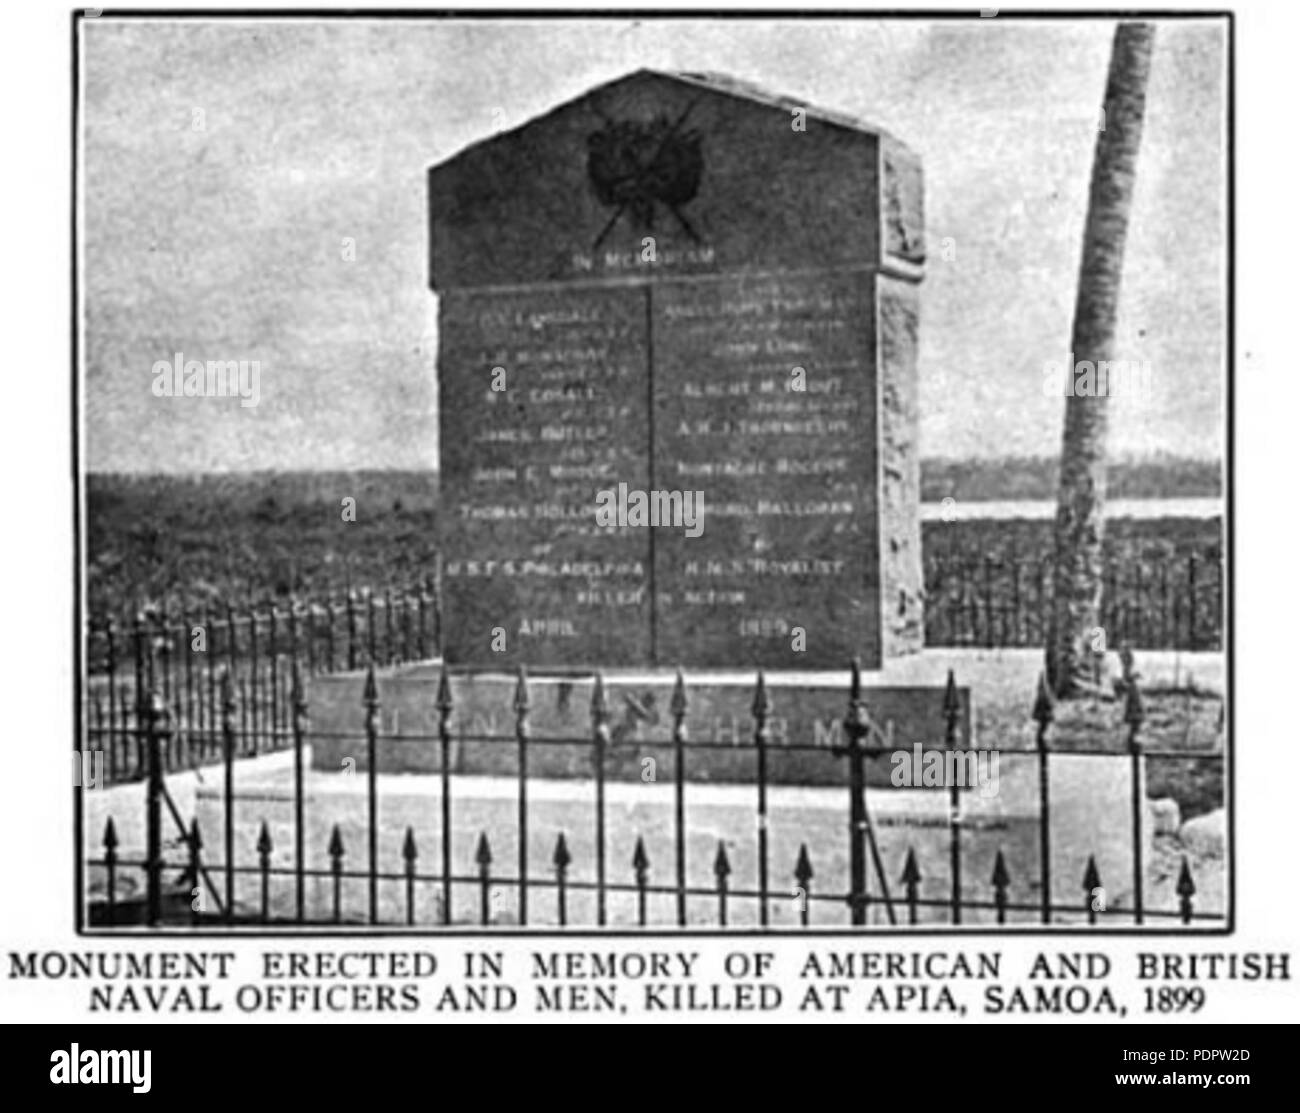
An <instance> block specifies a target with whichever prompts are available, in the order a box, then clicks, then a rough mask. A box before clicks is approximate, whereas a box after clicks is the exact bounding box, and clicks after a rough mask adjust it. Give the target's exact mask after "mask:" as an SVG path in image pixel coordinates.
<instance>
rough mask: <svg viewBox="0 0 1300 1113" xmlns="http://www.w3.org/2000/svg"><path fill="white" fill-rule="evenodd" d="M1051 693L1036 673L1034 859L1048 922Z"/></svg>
mask: <svg viewBox="0 0 1300 1113" xmlns="http://www.w3.org/2000/svg"><path fill="white" fill-rule="evenodd" d="M1053 714H1054V712H1053V710H1052V695H1051V693H1050V692H1049V691H1048V690H1047V676H1046V674H1044V673H1041V672H1040V673H1039V674H1038V696H1037V698H1036V699H1035V700H1034V710H1033V718H1034V721H1035V722H1036V723H1037V724H1038V738H1037V745H1038V859H1039V870H1040V876H1041V878H1042V889H1043V892H1042V906H1043V911H1042V915H1043V923H1045V924H1050V923H1051V922H1052V811H1051V796H1050V788H1049V771H1048V761H1047V753H1048V751H1047V728H1048V727H1049V726H1050V725H1051V722H1052V717H1053Z"/></svg>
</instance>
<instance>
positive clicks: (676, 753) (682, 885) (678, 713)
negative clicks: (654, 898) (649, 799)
mask: <svg viewBox="0 0 1300 1113" xmlns="http://www.w3.org/2000/svg"><path fill="white" fill-rule="evenodd" d="M669 709H670V711H671V712H672V716H673V836H674V843H675V851H676V865H677V926H678V927H685V926H686V709H687V701H686V678H685V677H683V676H682V670H681V669H678V670H677V681H676V683H674V684H673V696H672V701H671V703H670V705H669Z"/></svg>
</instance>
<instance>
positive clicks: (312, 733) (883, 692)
mask: <svg viewBox="0 0 1300 1113" xmlns="http://www.w3.org/2000/svg"><path fill="white" fill-rule="evenodd" d="M440 674H441V667H440V666H439V665H437V664H419V665H410V666H402V667H398V668H393V669H387V670H383V671H382V672H379V673H377V674H376V676H377V680H378V693H379V705H380V718H379V734H380V741H379V744H378V748H377V751H376V758H377V762H376V764H377V768H378V770H379V771H380V772H383V773H401V772H411V773H430V772H437V771H439V770H441V768H442V747H441V746H440V745H439V733H438V732H439V721H440V716H439V711H438V707H437V693H438V679H439V676H440ZM890 675H891V674H890V672H889V670H885V671H884V672H868V673H864V674H863V685H864V690H863V696H864V701H865V703H866V706H867V709H868V713H869V715H870V717H871V722H872V724H873V730H872V733H871V735H870V736H869V737H868V738H867V740H866V744H867V745H868V746H871V747H874V748H875V749H876V750H877V752H876V753H874V754H873V756H871V757H870V758H868V759H867V761H866V777H867V783H868V784H873V785H887V784H889V783H890V771H891V755H892V754H893V753H896V752H900V751H907V752H911V751H912V750H913V748H914V747H915V746H917V745H920V746H921V747H922V748H923V750H932V749H942V748H943V746H944V739H945V737H946V733H945V731H946V721H945V715H944V696H945V687H944V682H945V680H946V677H945V676H944V675H939V676H938V677H936V678H935V683H932V684H918V683H916V682H915V678H913V680H912V682H911V683H907V684H898V683H892V682H891V680H890ZM602 676H603V678H604V682H605V694H606V703H607V706H608V709H609V732H610V743H609V745H608V746H607V747H606V748H605V752H604V775H605V776H606V777H607V778H608V779H610V780H615V781H626V780H636V781H641V782H653V781H657V780H667V779H670V778H672V777H673V776H674V775H675V774H674V767H675V761H676V754H675V749H674V746H673V726H674V718H673V713H672V709H671V702H672V695H673V688H674V685H675V682H676V673H675V672H672V671H669V670H652V671H634V670H617V669H616V670H611V671H608V672H605V673H602ZM764 679H765V684H766V689H767V695H768V697H769V702H770V706H771V712H770V715H769V718H768V720H767V725H768V743H767V781H768V783H769V784H773V785H781V784H789V785H805V786H815V785H838V784H843V783H844V782H845V769H846V766H845V758H844V757H843V756H841V754H840V753H839V751H840V750H841V749H842V747H843V746H844V744H845V741H846V738H845V734H844V728H843V721H844V717H845V714H846V712H847V710H848V693H849V687H848V681H849V675H848V671H847V670H843V671H841V672H824V671H822V672H791V671H769V672H767V673H765V676H764ZM755 682H756V673H755V672H748V673H743V672H721V671H716V670H715V671H701V672H691V673H688V674H686V676H685V683H686V696H687V710H686V717H685V722H686V727H687V737H688V740H689V742H690V746H689V747H688V748H687V749H686V751H685V767H686V772H685V776H686V779H687V780H688V781H692V782H713V783H737V784H745V783H750V782H752V781H754V779H755V777H756V772H757V750H756V747H755V745H754V732H755V722H754V717H753V704H754V694H755ZM450 683H451V702H452V707H453V712H452V716H451V720H450V726H451V733H452V741H451V745H450V747H449V757H450V764H449V767H450V769H451V771H452V772H454V773H461V774H482V775H499V776H510V775H514V774H515V773H516V772H517V769H518V747H517V745H516V743H515V737H516V727H517V724H518V721H519V720H518V712H517V711H516V709H515V699H516V693H517V688H518V677H517V676H516V675H512V674H509V673H505V672H488V671H485V670H477V671H473V672H459V673H452V674H451V675H450ZM594 689H595V675H594V673H592V672H579V671H574V670H570V671H566V672H563V673H555V674H545V673H541V674H530V675H529V678H528V700H529V706H528V715H527V726H528V734H529V746H528V755H527V761H528V773H529V775H530V776H533V777H558V778H586V777H592V776H593V775H594V764H593V759H594V754H595V747H594V745H593V742H592V738H593V732H592V712H591V704H592V696H593V693H594ZM363 690H364V678H363V676H362V675H361V674H357V673H351V674H341V675H339V674H336V675H333V676H327V677H320V678H318V679H316V680H315V681H314V682H313V683H312V686H311V691H310V727H309V737H310V739H311V742H312V744H313V753H314V755H315V768H317V769H321V770H328V771H336V770H338V769H340V768H343V767H344V765H345V763H348V762H351V763H352V764H351V767H352V768H354V769H357V770H360V771H364V770H365V769H366V768H367V764H366V763H367V752H366V750H367V747H366V744H365V718H366V708H365V706H364V704H363V700H362V695H363ZM957 697H958V702H959V717H958V730H957V736H958V738H959V739H960V740H961V744H962V745H968V746H975V745H977V743H976V741H975V740H974V739H973V738H972V730H971V724H972V722H973V715H972V710H971V698H970V691H969V689H967V688H965V687H958V688H957Z"/></svg>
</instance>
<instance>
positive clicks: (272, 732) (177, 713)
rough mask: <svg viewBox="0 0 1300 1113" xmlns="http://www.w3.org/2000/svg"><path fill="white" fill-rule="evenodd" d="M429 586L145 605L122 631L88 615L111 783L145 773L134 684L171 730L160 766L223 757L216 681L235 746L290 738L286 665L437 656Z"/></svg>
mask: <svg viewBox="0 0 1300 1113" xmlns="http://www.w3.org/2000/svg"><path fill="white" fill-rule="evenodd" d="M438 631H439V610H438V603H437V594H436V591H435V590H434V589H433V585H432V584H430V583H428V582H422V583H419V584H415V585H412V586H411V587H409V588H403V589H395V588H388V589H385V590H384V591H382V592H371V591H351V590H349V591H345V592H339V593H334V594H328V595H326V596H324V597H322V598H321V599H317V600H312V601H304V602H297V601H296V602H294V603H292V604H290V605H289V606H288V607H280V606H278V605H276V604H273V603H261V604H257V603H250V604H248V605H247V606H246V607H243V608H236V607H235V606H233V605H229V606H225V607H222V608H220V609H216V608H205V609H202V610H197V611H188V612H182V613H179V614H169V613H168V612H167V611H166V610H161V609H159V610H146V611H142V612H141V613H140V614H139V615H137V617H136V619H135V621H134V622H133V623H132V624H131V625H130V626H128V627H126V628H125V629H124V628H123V627H121V626H119V625H118V623H117V622H115V621H114V620H112V619H105V620H99V621H93V622H91V623H90V625H89V627H88V630H87V635H86V662H87V673H88V676H89V681H88V685H87V707H88V719H89V723H88V726H89V732H90V734H91V735H92V736H93V737H94V738H95V739H96V740H97V748H98V749H101V750H102V751H103V752H104V755H105V759H104V760H105V775H106V777H107V779H108V781H109V782H110V783H118V782H121V781H131V780H143V779H144V778H145V777H146V776H147V775H148V767H147V763H146V760H145V753H144V748H143V746H142V744H141V741H140V740H141V738H142V737H143V728H144V722H143V719H142V718H141V712H140V707H141V703H140V698H139V696H138V693H143V692H150V693H153V694H155V695H156V696H157V697H158V698H159V699H160V700H161V701H162V704H163V706H164V707H166V709H167V711H168V714H169V716H170V722H171V729H170V731H169V734H168V739H167V744H166V746H165V748H164V751H163V753H162V762H163V769H164V771H168V772H171V771H176V770H179V769H182V768H187V767H193V766H194V765H196V764H207V763H212V762H215V761H218V760H220V752H221V738H222V735H221V722H220V717H221V707H222V696H221V692H220V685H221V684H222V683H223V681H222V679H221V678H222V677H223V676H225V675H228V676H229V677H230V683H231V684H232V685H233V687H234V690H235V693H236V706H237V709H238V737H239V741H238V747H239V748H238V752H239V753H240V754H258V753H264V752H267V751H270V750H279V749H285V748H287V746H288V745H289V741H288V740H289V737H290V735H289V731H290V718H291V715H292V699H291V691H290V686H291V675H292V673H293V669H294V668H295V667H298V668H300V669H302V670H303V671H305V673H306V674H307V675H308V676H312V675H318V674H322V673H332V672H338V671H345V670H355V669H359V668H362V667H364V666H366V665H370V664H378V665H381V666H391V665H397V664H403V663H407V662H413V661H423V660H428V659H429V658H431V657H436V656H437V655H438V653H439V649H438V644H439V642H438V636H439V635H438Z"/></svg>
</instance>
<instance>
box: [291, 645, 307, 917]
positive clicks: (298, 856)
mask: <svg viewBox="0 0 1300 1113" xmlns="http://www.w3.org/2000/svg"><path fill="white" fill-rule="evenodd" d="M291 699H292V701H293V858H294V881H295V885H294V892H295V898H296V901H297V908H298V922H299V923H302V922H303V919H304V917H305V914H306V912H305V910H306V892H305V887H306V882H305V879H304V877H303V870H304V869H305V867H306V862H305V849H304V840H305V837H306V832H305V831H304V826H305V824H304V822H303V807H304V802H303V751H302V747H303V733H304V731H303V727H304V723H305V720H306V718H307V695H306V693H305V692H304V691H303V685H302V667H301V665H300V664H299V662H298V659H297V658H296V657H295V658H294V662H293V689H292V695H291Z"/></svg>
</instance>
